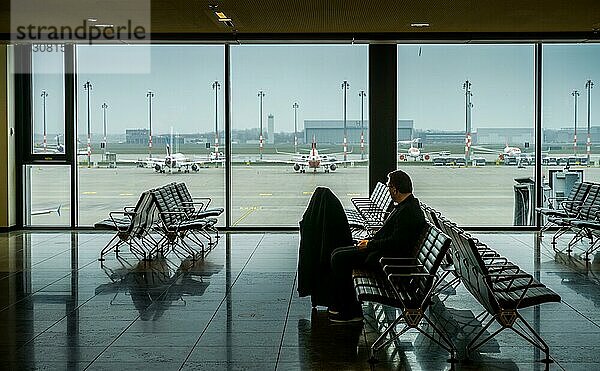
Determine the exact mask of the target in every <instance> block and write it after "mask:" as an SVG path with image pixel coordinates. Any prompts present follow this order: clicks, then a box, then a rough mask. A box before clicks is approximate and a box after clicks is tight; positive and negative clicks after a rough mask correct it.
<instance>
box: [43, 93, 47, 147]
mask: <svg viewBox="0 0 600 371" xmlns="http://www.w3.org/2000/svg"><path fill="white" fill-rule="evenodd" d="M47 96H48V93H47V92H46V90H42V99H43V101H44V116H43V117H44V118H43V120H44V144H43V147H44V152H46V149H47V148H48V140H47V133H46V97H47Z"/></svg>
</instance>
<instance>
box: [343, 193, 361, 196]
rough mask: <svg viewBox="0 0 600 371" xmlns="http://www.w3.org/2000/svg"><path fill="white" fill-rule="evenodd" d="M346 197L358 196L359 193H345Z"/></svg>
mask: <svg viewBox="0 0 600 371" xmlns="http://www.w3.org/2000/svg"><path fill="white" fill-rule="evenodd" d="M346 196H360V193H346Z"/></svg>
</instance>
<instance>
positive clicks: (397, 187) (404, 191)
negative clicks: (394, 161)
mask: <svg viewBox="0 0 600 371" xmlns="http://www.w3.org/2000/svg"><path fill="white" fill-rule="evenodd" d="M387 186H388V189H389V191H390V195H391V196H392V199H393V200H394V201H396V202H402V201H404V199H405V198H406V197H408V196H409V195H410V194H411V193H412V181H411V180H410V177H409V176H408V174H406V173H405V172H404V171H402V170H395V171H392V172H391V173H389V174H388V182H387Z"/></svg>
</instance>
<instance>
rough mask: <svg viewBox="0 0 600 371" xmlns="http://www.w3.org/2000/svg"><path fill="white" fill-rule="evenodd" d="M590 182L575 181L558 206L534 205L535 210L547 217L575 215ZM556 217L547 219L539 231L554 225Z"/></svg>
mask: <svg viewBox="0 0 600 371" xmlns="http://www.w3.org/2000/svg"><path fill="white" fill-rule="evenodd" d="M590 186H591V183H588V182H577V183H575V184H574V185H573V187H572V188H571V191H570V192H569V195H568V196H567V198H566V199H565V200H564V201H561V202H560V203H559V204H558V205H557V206H558V207H554V208H552V207H536V208H535V211H536V212H538V213H540V214H542V215H543V216H545V217H547V218H549V217H554V218H568V217H574V216H575V215H577V212H578V208H579V207H580V206H581V205H582V204H583V201H584V200H585V198H586V196H587V194H588V192H589V190H590ZM555 221H556V219H552V220H551V219H547V221H546V224H544V226H543V227H542V230H541V232H544V231H546V230H548V228H550V227H552V226H554V225H555V223H554V222H555Z"/></svg>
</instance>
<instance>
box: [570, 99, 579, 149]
mask: <svg viewBox="0 0 600 371" xmlns="http://www.w3.org/2000/svg"><path fill="white" fill-rule="evenodd" d="M571 95H572V96H573V101H574V103H575V107H574V110H573V111H574V118H573V124H574V126H575V127H574V131H573V154H574V155H577V98H578V97H579V91H578V90H573V92H572V93H571Z"/></svg>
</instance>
